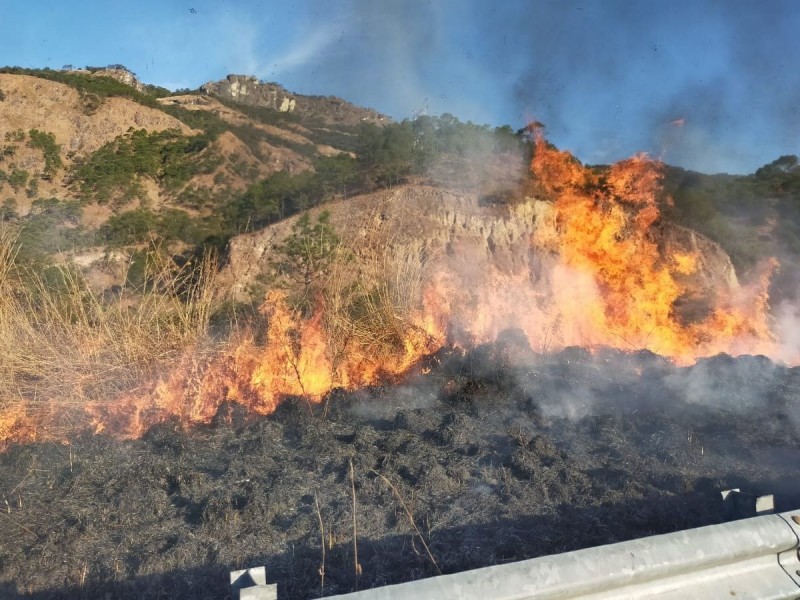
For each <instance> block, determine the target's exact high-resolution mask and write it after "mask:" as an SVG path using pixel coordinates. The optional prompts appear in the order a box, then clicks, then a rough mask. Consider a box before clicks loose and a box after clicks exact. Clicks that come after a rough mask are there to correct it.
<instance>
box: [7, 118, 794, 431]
mask: <svg viewBox="0 0 800 600" xmlns="http://www.w3.org/2000/svg"><path fill="white" fill-rule="evenodd" d="M534 149H535V152H534V156H533V159H532V163H531V167H530V169H531V174H532V176H533V179H534V181H535V185H536V186H538V191H539V193H540V194H541V195H544V196H546V197H547V198H548V199H549V200H550V202H551V203H550V204H547V205H546V206H547V207H548V208H547V210H546V211H545V213H546V214H545V213H543V214H539V215H538V217H537V218H538V219H540V221H541V222H542V223H544V225H541V223H540V226H538V228H537V227H534V228H533V231H532V233H531V235H530V241H529V248H528V249H527V251H525V249H523V253H525V254H526V255H527V256H533V257H534V259H535V260H534V259H531V260H533V262H530V261H529V262H525V261H517V262H515V264H514V265H512V267H508V265H506V266H501V265H498V264H494V263H492V262H491V261H490V260H489V261H488V262H484V263H479V264H478V263H474V261H472V256H471V255H470V254H469V249H466V250H464V251H463V252H459V251H457V250H455V251H453V252H452V253H451V254H453V255H455V258H452V257H451V260H450V262H448V261H446V260H445V261H441V264H439V266H438V268H435V269H433V270H432V272H431V273H430V274H429V277H428V281H427V285H426V286H425V287H424V288H423V289H422V293H421V297H420V298H419V299H418V310H417V312H416V313H414V314H412V315H411V316H410V317H408V316H407V318H405V319H403V320H399V319H395V320H393V321H391V328H392V329H393V332H392V335H393V338H392V339H393V340H394V343H392V344H389V345H386V344H383V345H374V344H370V343H366V342H364V341H363V340H361V341H359V340H358V339H356V338H354V339H349V338H348V339H337V336H336V333H335V332H332V331H331V329H330V328H329V327H327V326H326V316H327V314H326V308H325V303H324V301H320V303H319V304H318V306H317V309H316V310H315V311H314V313H313V314H312V315H311V317H307V318H304V317H302V316H301V315H300V313H299V312H297V311H293V310H292V309H291V308H290V305H289V303H288V302H287V299H286V297H285V296H284V294H283V293H281V292H271V293H270V294H269V295H268V296H267V298H266V300H265V302H264V304H263V306H262V308H261V310H262V313H263V315H264V316H265V317H266V322H267V329H266V331H264V332H257V331H251V332H249V333H246V334H243V335H242V336H241V337H240V338H239V339H237V340H235V341H231V342H229V343H228V344H227V345H226V346H224V347H223V348H222V349H219V348H217V349H215V350H213V351H212V352H204V351H203V350H202V348H192V349H188V350H187V352H186V353H185V356H184V358H183V360H182V362H181V363H180V364H178V365H177V366H176V367H175V368H173V369H172V370H171V372H170V373H169V374H168V375H166V376H165V377H164V378H163V379H161V380H160V381H156V382H151V383H150V384H149V387H146V388H144V389H140V390H137V391H135V392H132V393H128V394H126V395H124V396H121V397H119V398H116V399H111V400H109V401H108V402H105V403H102V404H93V405H90V406H87V407H85V411H86V412H88V414H89V415H90V418H91V421H92V423H93V425H94V428H95V431H98V432H99V431H104V430H106V431H110V432H113V433H115V434H117V435H122V436H126V437H133V436H138V435H140V434H141V433H142V432H143V431H144V430H145V429H146V428H148V427H149V426H151V425H152V424H154V423H157V422H159V421H165V420H168V419H175V418H177V419H178V420H179V421H180V422H181V423H183V424H191V423H209V422H211V421H212V420H213V419H214V418H215V416H217V415H218V414H219V411H220V407H221V406H222V405H223V403H226V402H233V403H239V404H242V405H244V406H246V407H247V408H248V409H249V410H250V411H252V412H254V413H259V414H267V413H270V412H272V411H273V410H275V408H276V406H277V405H278V404H279V403H280V402H281V400H282V399H284V398H286V397H289V396H301V397H304V398H305V399H306V400H307V401H308V402H309V403H318V402H320V401H321V400H322V399H323V398H324V397H325V396H326V394H328V393H329V392H330V391H331V390H332V389H334V388H336V387H341V388H345V389H355V388H359V387H362V386H367V385H371V384H375V383H377V382H380V381H387V380H391V379H392V378H394V377H396V376H398V375H401V374H403V373H405V372H407V370H408V369H409V368H410V367H412V366H413V365H414V364H415V363H416V362H417V361H419V360H420V359H421V358H422V357H423V356H425V355H427V354H430V353H433V352H435V351H436V350H438V349H440V348H441V347H442V346H444V345H445V344H447V343H450V344H455V345H459V344H460V345H463V346H470V345H473V344H477V343H482V342H488V341H493V340H495V339H497V336H498V335H499V334H500V333H501V332H502V331H504V330H507V329H508V328H511V327H514V328H518V329H521V330H523V331H524V332H525V334H526V335H527V337H528V339H529V341H530V343H531V346H532V347H533V348H534V349H540V350H542V351H548V350H556V349H559V348H563V347H565V346H569V345H581V346H584V347H589V348H593V347H597V346H606V347H613V348H618V349H622V350H639V349H648V350H650V351H652V352H655V353H658V354H661V355H664V356H667V357H670V358H672V359H674V360H675V361H676V362H677V363H679V364H687V363H691V362H693V361H694V360H696V359H697V358H698V357H701V356H708V355H713V354H717V353H719V352H728V353H731V354H742V353H762V354H766V355H769V356H772V357H778V356H779V352H778V345H777V342H776V340H775V339H774V337H773V335H772V333H771V332H770V327H769V324H770V322H769V313H768V311H769V298H768V295H767V289H768V285H769V278H770V275H771V273H772V271H773V270H774V269H775V268H776V266H777V263H776V262H775V261H774V260H772V261H768V262H766V263H765V264H764V266H763V269H762V271H761V276H760V277H759V278H758V280H757V281H755V282H754V283H753V284H751V285H748V286H738V285H737V286H732V287H731V288H730V289H729V290H728V291H727V293H724V294H720V295H719V297H716V298H714V299H713V302H712V304H711V306H710V309H709V310H706V311H705V312H704V313H703V314H702V316H701V318H686V316H685V315H683V314H681V310H680V307H681V302H682V301H683V300H684V297H685V296H686V293H687V289H688V284H687V281H688V280H689V279H690V278H691V277H692V276H694V275H696V274H697V273H699V272H700V270H701V268H702V264H703V261H704V257H703V256H701V255H700V254H699V253H698V252H697V251H694V250H692V249H691V248H689V249H687V248H669V247H668V246H666V245H665V244H664V243H663V240H662V238H661V237H660V235H661V232H662V228H663V224H662V222H661V215H660V211H659V204H658V198H659V193H660V184H661V179H662V169H661V165H660V163H658V162H657V161H654V160H652V159H650V158H648V157H647V156H645V155H637V156H634V157H632V158H630V159H628V160H624V161H622V162H619V163H617V164H615V165H612V166H611V167H609V168H607V169H590V168H586V167H584V166H583V165H581V164H580V163H579V162H578V161H577V160H576V159H575V158H573V157H572V156H571V155H570V154H569V153H567V152H563V151H559V150H557V149H555V148H554V147H552V146H550V145H549V144H548V143H547V142H546V141H545V140H544V138H543V137H542V136H541V135H540V134H539V132H537V135H536V138H535V148H534ZM509 210H511V211H512V212H513V210H514V208H513V207H512V208H510V209H509ZM512 216H513V215H512ZM548 219H549V221H548ZM660 240H661V242H660ZM460 254H462V255H463V256H461V258H460V259H459V255H460ZM457 260H461V263H459V264H460V266H457V265H456V263H455V262H454V261H457ZM512 262H514V261H512ZM534 263H536V265H538V266H534ZM520 265H521V266H520ZM48 414H50V415H51V417H52V416H53V415H55V414H57V411H50V413H48ZM40 434H41V435H42V436H45V437H46V435H47V428H46V427H44V426H42V427H36V426H33V427H32V426H31V417H30V415H29V413H27V412H26V410H25V408H24V406H23V405H21V404H16V405H12V406H11V407H10V408H9V409H4V410H3V411H0V439H5V441H9V440H31V439H35V438H36V436H37V435H40Z"/></svg>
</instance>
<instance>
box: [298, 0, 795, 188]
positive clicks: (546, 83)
mask: <svg viewBox="0 0 800 600" xmlns="http://www.w3.org/2000/svg"><path fill="white" fill-rule="evenodd" d="M320 10H321V9H320ZM330 12H331V13H333V14H335V17H336V19H337V26H340V27H341V35H340V39H339V40H337V41H336V42H335V43H332V44H330V45H324V46H321V47H320V48H319V50H318V53H319V56H317V57H316V58H315V59H314V61H312V62H313V63H315V64H314V65H313V66H312V68H311V69H310V70H306V71H305V72H300V70H295V72H293V73H291V74H290V73H288V72H287V73H286V74H287V76H289V77H288V79H289V83H291V85H293V86H294V87H296V88H298V90H297V91H303V90H308V91H312V90H313V91H314V92H315V93H335V94H337V95H341V96H344V97H345V98H347V99H350V100H353V101H355V102H358V103H361V104H367V105H370V106H373V107H376V108H378V109H379V110H382V111H384V112H388V113H389V114H390V115H392V116H393V117H395V118H404V117H409V116H412V115H414V114H416V113H418V112H420V111H423V110H427V111H429V112H430V113H431V114H439V113H443V112H451V113H453V114H456V115H457V116H459V118H462V119H464V120H467V119H469V120H473V121H476V122H489V123H491V124H495V125H499V124H503V123H510V124H512V125H513V126H516V127H519V126H522V125H524V124H525V123H526V121H528V120H530V119H533V118H535V119H538V120H540V121H542V122H544V123H545V124H546V125H547V128H548V132H549V137H550V139H551V140H552V141H553V142H554V143H555V144H556V145H558V146H560V147H565V148H569V149H570V150H572V151H573V152H574V153H575V154H576V155H577V156H578V157H579V158H581V159H582V160H585V161H588V162H592V163H609V162H614V161H616V160H619V159H621V158H624V157H625V156H629V155H631V154H633V153H635V152H638V151H648V152H650V153H652V154H654V155H657V156H662V157H663V158H664V159H666V160H668V161H670V162H674V163H676V164H678V165H681V166H685V167H687V168H692V169H695V170H699V171H705V172H709V171H710V172H718V171H726V172H732V173H734V172H739V173H741V172H752V171H753V170H754V169H755V168H756V167H758V166H760V165H762V164H765V163H766V162H769V161H770V160H772V159H773V158H775V157H777V156H779V155H780V154H787V153H796V152H797V139H798V133H800V129H799V127H800V125H799V124H800V119H798V110H800V109H798V107H800V102H798V100H800V73H798V71H797V69H795V68H793V65H794V64H796V62H797V58H798V54H799V53H800V47H798V45H797V44H796V43H795V42H794V41H791V40H794V39H795V38H796V36H795V35H794V32H795V31H797V29H798V25H800V13H798V11H796V10H794V9H793V6H792V5H791V3H787V2H777V1H775V2H767V3H761V4H759V5H753V4H752V3H746V2H739V1H737V2H726V3H723V2H711V3H708V2H705V3H697V2H689V1H688V0H685V1H682V2H678V3H677V4H676V3H671V4H669V5H666V4H655V3H644V4H643V3H630V2H627V1H623V0H613V1H611V2H597V1H588V2H586V1H581V2H578V1H568V2H536V3H526V2H510V3H502V4H501V5H499V6H498V5H496V3H479V2H474V1H470V2H455V1H454V0H444V1H442V2H427V1H422V0H416V1H410V2H409V1H405V2H400V1H392V2H383V3H380V4H379V5H378V4H375V3H371V2H366V1H364V0H348V1H346V2H342V3H341V4H340V5H339V6H338V7H337V9H336V10H335V11H333V10H331V11H330ZM316 16H317V17H319V18H322V16H323V15H321V14H320V15H316ZM325 17H326V18H328V17H330V14H328V13H326V15H325ZM308 56H309V57H310V55H308ZM299 65H300V63H298V66H299ZM303 68H304V69H305V68H306V66H305V65H304V67H303ZM681 118H682V119H685V127H683V128H681V130H680V132H676V131H674V130H673V129H674V128H672V129H671V128H670V127H669V124H670V122H672V121H674V120H676V119H681Z"/></svg>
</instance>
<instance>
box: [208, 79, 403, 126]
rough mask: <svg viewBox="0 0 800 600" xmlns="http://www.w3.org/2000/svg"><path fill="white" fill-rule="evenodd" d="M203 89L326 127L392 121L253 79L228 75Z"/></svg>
mask: <svg viewBox="0 0 800 600" xmlns="http://www.w3.org/2000/svg"><path fill="white" fill-rule="evenodd" d="M200 89H201V90H202V91H203V92H205V93H206V94H209V95H212V96H216V97H218V98H223V99H227V100H232V101H233V102H237V103H239V104H244V105H246V106H257V107H261V108H268V109H270V110H275V111H279V112H292V113H297V114H298V115H300V116H303V117H310V118H314V119H319V120H321V121H323V122H325V123H331V124H339V125H358V124H359V123H375V124H382V123H385V122H388V121H389V118H388V117H386V116H384V115H382V114H380V113H379V112H377V111H375V110H373V109H371V108H362V107H360V106H356V105H355V104H351V103H350V102H347V101H345V100H342V99H341V98H336V97H334V96H304V95H301V94H294V93H292V92H289V91H287V90H286V88H284V87H283V86H281V85H280V84H277V83H274V82H266V81H259V79H258V78H256V77H254V76H252V75H228V76H227V77H226V78H225V79H223V80H221V81H212V82H208V83H206V84H204V85H202V86H200Z"/></svg>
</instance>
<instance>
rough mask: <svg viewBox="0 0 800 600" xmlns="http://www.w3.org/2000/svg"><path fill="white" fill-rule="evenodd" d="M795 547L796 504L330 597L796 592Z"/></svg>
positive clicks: (780, 595)
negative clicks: (792, 507) (785, 509)
mask: <svg viewBox="0 0 800 600" xmlns="http://www.w3.org/2000/svg"><path fill="white" fill-rule="evenodd" d="M798 547H800V511H793V512H788V513H781V514H774V515H766V516H760V517H753V518H750V519H743V520H740V521H732V522H729V523H723V524H721V525H711V526H708V527H700V528H697V529H689V530H686V531H679V532H676V533H670V534H666V535H657V536H652V537H647V538H641V539H637V540H631V541H628V542H621V543H618V544H609V545H606V546H598V547H595V548H587V549H584V550H577V551H574V552H567V553H564V554H556V555H552V556H543V557H540V558H535V559H531V560H524V561H520V562H515V563H510V564H505V565H497V566H493V567H486V568H482V569H475V570H472V571H465V572H462V573H455V574H452V575H442V576H439V577H431V578H429V579H422V580H418V581H412V582H409V583H403V584H398V585H392V586H386V587H382V588H374V589H370V590H364V591H361V592H355V593H351V594H345V595H340V596H331V597H330V600H334V599H335V600H451V599H452V600H529V599H530V600H562V599H568V598H570V599H571V598H585V599H591V600H611V599H612V598H613V599H637V600H638V599H642V598H658V600H695V599H696V600H715V599H719V600H722V599H725V600H741V599H744V598H750V599H759V600H800V560H799V559H798ZM242 593H243V594H244V590H242ZM244 597H245V596H244V595H243V596H242V598H244ZM248 597H252V598H258V596H248ZM272 597H274V596H272ZM233 598H234V600H236V596H235V595H234V596H233ZM264 598H267V596H264ZM278 598H280V595H278Z"/></svg>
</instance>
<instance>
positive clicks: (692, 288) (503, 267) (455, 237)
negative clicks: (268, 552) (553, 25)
mask: <svg viewBox="0 0 800 600" xmlns="http://www.w3.org/2000/svg"><path fill="white" fill-rule="evenodd" d="M322 210H327V211H329V212H330V215H331V223H332V224H333V225H334V227H335V228H336V230H337V231H338V232H339V234H340V236H341V237H342V239H344V240H347V243H348V244H349V245H350V246H352V247H353V248H355V250H356V256H357V257H359V258H360V259H361V260H368V259H370V258H373V257H374V256H376V255H378V254H379V253H381V252H384V253H385V252H388V251H392V250H398V249H399V250H401V251H402V254H404V255H407V256H415V257H417V258H418V260H419V261H420V262H421V263H422V262H424V264H425V268H426V270H427V271H428V272H436V271H445V272H447V273H449V274H454V275H455V277H456V280H457V281H458V282H459V283H460V286H459V287H460V289H494V288H496V282H495V281H493V280H492V277H495V276H497V277H508V278H510V279H519V278H522V280H523V281H526V282H531V283H532V285H533V286H534V288H535V289H537V288H538V289H539V291H540V292H541V293H542V295H546V289H547V286H548V285H549V282H548V280H547V267H548V266H549V265H551V264H552V263H553V262H554V261H556V260H557V256H556V253H557V248H556V246H557V244H556V240H557V238H558V235H559V232H558V230H557V224H556V220H555V211H554V208H553V205H552V204H550V203H549V202H545V201H542V200H537V199H534V198H527V199H525V200H524V201H522V202H519V203H515V204H506V205H496V204H491V203H488V202H486V200H485V197H482V196H481V195H480V194H478V193H475V192H465V191H451V190H447V189H442V188H438V187H429V186H420V185H409V186H402V187H399V188H395V189H391V190H383V191H380V192H376V193H373V194H366V195H363V196H358V197H355V198H351V199H348V200H346V201H340V202H334V203H331V204H327V205H325V206H323V207H319V208H317V209H314V211H313V213H312V214H318V213H319V212H321V211H322ZM295 219H296V218H292V219H287V220H286V221H283V222H281V223H277V224H275V225H273V226H270V227H267V228H265V229H264V230H262V231H258V232H255V233H252V234H246V235H241V236H238V237H236V238H234V239H233V240H232V241H231V244H230V260H229V264H228V266H227V268H226V272H225V274H224V280H225V281H226V282H227V284H228V286H229V288H230V291H231V294H232V297H233V298H234V299H238V300H246V299H248V290H249V289H251V288H252V284H253V283H254V282H255V281H256V280H257V279H258V278H259V276H261V275H263V274H265V273H267V272H268V270H269V268H270V267H269V260H270V257H271V255H272V252H273V249H274V248H275V246H276V245H277V244H280V243H281V242H282V241H283V239H284V238H285V237H286V236H287V235H289V234H290V233H291V227H292V224H293V223H294V221H295ZM657 233H658V235H659V236H660V240H659V241H660V243H661V244H662V245H663V246H665V247H667V248H669V249H670V250H674V249H679V250H682V251H685V252H698V253H699V255H700V256H701V260H700V262H699V265H698V269H697V271H696V272H695V273H694V274H692V275H691V276H689V277H687V278H686V281H685V283H686V285H687V286H688V289H689V293H690V295H691V297H692V298H693V299H695V305H693V309H694V310H700V308H698V307H697V306H696V303H697V302H702V299H703V298H706V299H707V301H708V302H709V303H713V301H714V299H715V298H716V296H717V295H718V294H723V295H724V294H726V293H729V292H730V291H731V290H732V289H735V288H736V287H737V286H738V281H737V279H736V273H735V271H734V269H733V265H732V264H731V261H730V258H729V257H728V255H727V254H726V253H725V252H724V251H723V250H722V249H721V248H720V247H719V245H718V244H715V243H714V242H712V241H711V240H709V239H708V238H706V237H704V236H702V235H700V234H698V233H696V232H693V231H690V230H687V229H684V228H681V227H677V226H675V225H671V224H669V223H662V224H661V225H660V227H659V229H658V231H657Z"/></svg>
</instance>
